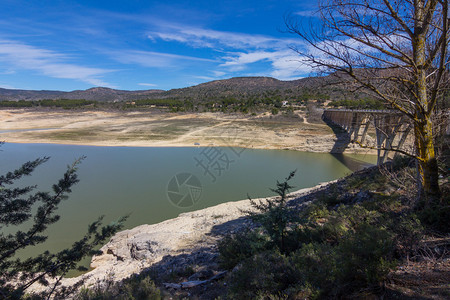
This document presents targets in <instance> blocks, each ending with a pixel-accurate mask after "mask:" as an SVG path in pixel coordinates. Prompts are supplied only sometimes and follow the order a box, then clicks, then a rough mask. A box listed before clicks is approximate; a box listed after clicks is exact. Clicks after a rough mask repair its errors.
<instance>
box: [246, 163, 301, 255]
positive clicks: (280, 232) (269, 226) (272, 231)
mask: <svg viewBox="0 0 450 300" xmlns="http://www.w3.org/2000/svg"><path fill="white" fill-rule="evenodd" d="M294 175H295V171H293V172H291V173H290V174H289V176H288V177H286V178H285V180H284V181H283V182H278V181H277V188H276V189H271V191H272V192H275V193H276V194H277V195H278V196H279V197H276V198H273V199H266V200H264V201H262V200H261V201H258V202H256V201H254V200H252V199H250V204H251V206H252V207H253V208H254V209H255V210H256V212H253V211H249V212H248V214H249V215H250V216H251V218H252V219H253V221H254V222H255V223H257V224H260V225H261V226H262V228H264V231H265V232H266V233H267V235H268V237H269V239H270V242H271V244H272V245H273V246H275V247H277V248H278V249H279V250H280V251H281V252H282V253H284V252H286V251H287V245H286V239H287V236H288V231H289V224H290V223H291V222H293V221H294V220H295V219H296V217H297V216H296V214H295V213H293V212H292V211H291V210H289V209H288V208H287V207H286V197H287V194H288V193H289V190H290V189H292V188H293V187H292V186H291V185H289V181H290V180H291V179H292V177H294Z"/></svg>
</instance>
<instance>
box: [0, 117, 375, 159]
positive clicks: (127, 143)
mask: <svg viewBox="0 0 450 300" xmlns="http://www.w3.org/2000/svg"><path fill="white" fill-rule="evenodd" d="M0 128H2V131H3V132H0V135H1V140H3V141H5V142H11V143H18V144H24V143H40V144H61V145H82V146H101V147H199V146H200V147H211V146H213V147H241V148H249V149H276V150H280V149H286V150H296V151H306V152H318V153H355V154H358V153H360V154H364V153H366V154H374V153H376V151H374V150H368V149H361V148H360V147H359V146H357V145H353V144H351V143H349V142H348V141H347V140H346V139H345V138H343V137H341V136H340V135H336V134H335V133H334V132H333V131H332V130H331V128H330V127H328V125H326V124H325V123H309V122H307V121H306V120H305V119H304V112H300V111H299V112H296V113H295V114H294V115H292V116H285V115H277V116H272V115H270V114H268V113H262V114H260V115H256V116H249V115H239V114H237V115H231V114H223V113H210V112H205V113H182V114H175V113H164V112H157V113H154V112H117V111H113V112H111V111H78V112H77V111H74V112H71V111H27V110H20V109H19V110H12V109H8V110H0ZM197 144H199V145H197Z"/></svg>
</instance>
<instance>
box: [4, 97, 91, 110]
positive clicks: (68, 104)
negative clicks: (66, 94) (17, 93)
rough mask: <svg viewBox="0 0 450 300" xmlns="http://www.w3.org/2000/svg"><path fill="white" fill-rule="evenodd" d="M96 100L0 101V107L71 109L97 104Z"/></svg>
mask: <svg viewBox="0 0 450 300" xmlns="http://www.w3.org/2000/svg"><path fill="white" fill-rule="evenodd" d="M97 103H98V102H97V101H92V100H84V99H55V100H51V99H44V100H36V101H25V100H19V101H0V107H39V106H40V107H59V108H64V109H71V108H77V107H84V106H90V105H95V104H97Z"/></svg>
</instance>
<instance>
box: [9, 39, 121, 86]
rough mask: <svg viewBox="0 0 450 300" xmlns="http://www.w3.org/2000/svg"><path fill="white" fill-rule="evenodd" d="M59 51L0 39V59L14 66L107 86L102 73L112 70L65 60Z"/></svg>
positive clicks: (50, 75) (56, 76)
mask: <svg viewBox="0 0 450 300" xmlns="http://www.w3.org/2000/svg"><path fill="white" fill-rule="evenodd" d="M66 60H68V58H67V57H66V56H64V55H62V54H60V53H57V52H54V51H51V50H47V49H42V48H37V47H34V46H30V45H26V44H23V43H19V42H15V41H9V40H0V61H2V62H4V63H5V64H7V65H10V66H12V67H14V68H19V69H24V70H33V71H37V72H39V73H41V74H43V75H46V76H49V77H54V78H65V79H76V80H80V81H84V82H87V83H89V84H92V85H96V86H109V87H112V86H111V85H109V84H108V83H106V82H104V81H103V80H102V79H101V77H102V75H104V74H106V73H108V72H112V70H106V69H100V68H91V67H83V66H78V65H75V64H71V63H67V62H65V61H66Z"/></svg>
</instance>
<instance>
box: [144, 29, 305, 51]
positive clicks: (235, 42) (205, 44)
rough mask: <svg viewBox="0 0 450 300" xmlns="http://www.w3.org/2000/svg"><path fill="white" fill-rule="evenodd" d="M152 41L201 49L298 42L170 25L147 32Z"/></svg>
mask: <svg viewBox="0 0 450 300" xmlns="http://www.w3.org/2000/svg"><path fill="white" fill-rule="evenodd" d="M148 37H149V38H150V39H152V40H156V39H158V38H159V39H162V40H164V41H175V42H180V43H186V44H189V45H191V46H193V47H201V48H214V49H220V48H223V47H225V48H234V49H245V48H261V49H264V48H274V47H285V46H286V45H287V44H289V43H296V42H298V41H295V40H292V39H278V38H273V37H269V36H264V35H257V34H246V33H236V32H226V31H218V30H211V29H203V28H194V27H186V26H179V25H171V26H168V28H166V30H165V31H161V32H149V34H148Z"/></svg>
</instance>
